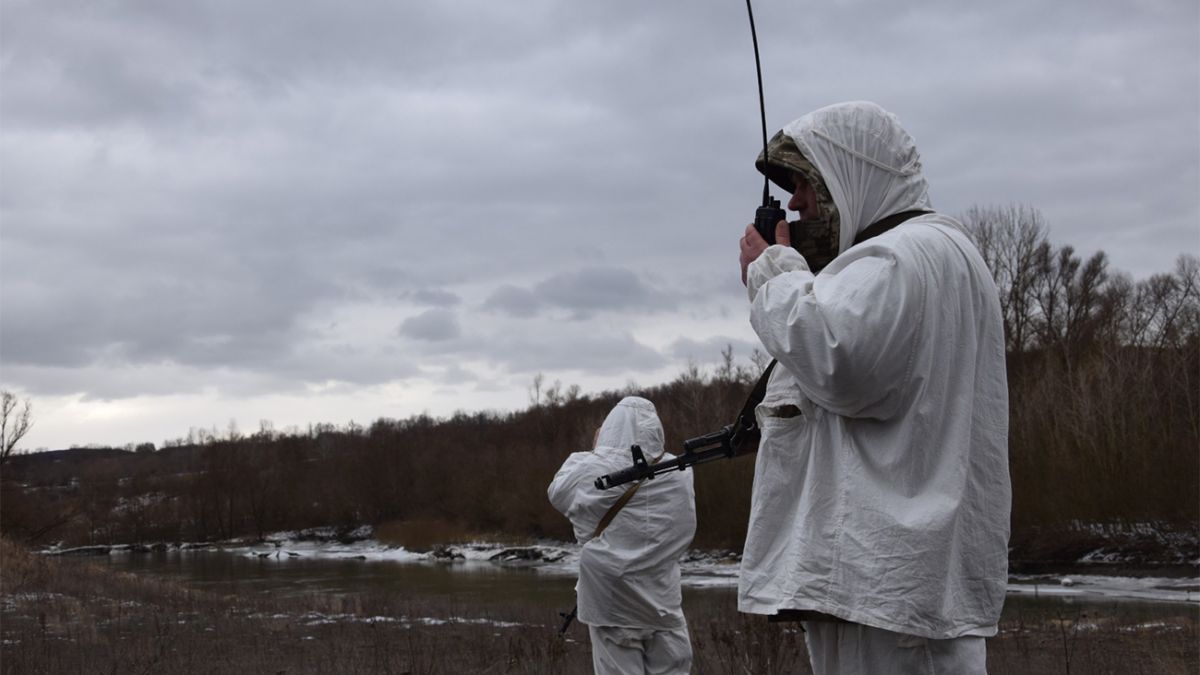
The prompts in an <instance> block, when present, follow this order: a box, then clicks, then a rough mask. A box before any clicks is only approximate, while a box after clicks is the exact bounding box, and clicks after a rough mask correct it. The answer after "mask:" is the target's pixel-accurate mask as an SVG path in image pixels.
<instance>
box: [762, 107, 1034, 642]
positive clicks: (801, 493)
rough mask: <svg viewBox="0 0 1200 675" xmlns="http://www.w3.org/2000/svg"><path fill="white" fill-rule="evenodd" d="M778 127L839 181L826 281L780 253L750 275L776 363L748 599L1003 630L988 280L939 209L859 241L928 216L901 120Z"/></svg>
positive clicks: (928, 630)
mask: <svg viewBox="0 0 1200 675" xmlns="http://www.w3.org/2000/svg"><path fill="white" fill-rule="evenodd" d="M783 133H784V134H785V135H786V136H788V137H789V138H790V139H791V140H792V141H793V142H794V143H795V146H796V148H797V149H798V150H799V151H800V153H802V154H803V155H804V157H805V158H807V159H808V160H809V161H810V162H811V163H812V164H813V166H815V167H816V169H817V170H818V171H819V172H820V174H821V177H822V178H823V179H824V181H825V183H826V185H827V187H828V191H829V194H830V195H831V196H832V199H833V201H834V203H835V204H836V207H837V210H838V215H839V218H840V232H839V233H838V238H839V241H840V248H839V255H838V256H837V257H836V258H835V259H834V260H833V261H832V262H831V263H830V264H828V266H826V267H825V268H824V269H822V270H821V271H820V273H819V274H813V273H812V272H811V271H810V268H809V266H808V264H807V263H806V261H805V259H804V258H803V256H801V255H800V253H798V252H797V251H796V250H795V249H793V248H790V247H785V246H771V247H769V248H767V249H766V251H764V252H763V254H762V255H760V256H759V257H758V258H757V259H756V260H755V261H754V262H753V263H751V264H750V265H749V267H748V269H747V290H748V293H749V297H750V300H751V310H750V321H751V324H752V325H753V327H754V330H755V332H756V333H757V334H758V336H759V338H760V339H761V340H762V343H763V345H764V346H765V348H766V350H767V351H768V352H769V353H770V354H771V356H773V357H775V358H776V359H778V360H779V364H780V366H781V367H777V368H776V369H775V371H774V373H773V374H772V377H771V379H770V381H769V384H768V387H767V393H766V396H765V398H764V400H763V402H762V404H761V405H760V406H759V407H758V409H757V411H756V412H757V418H758V422H759V425H760V426H761V428H762V442H761V445H760V447H759V451H758V456H757V460H756V461H757V465H756V468H755V477H754V488H753V496H752V505H751V515H750V523H749V529H748V533H747V536H746V545H745V550H744V556H743V559H742V567H741V578H740V584H739V589H738V606H739V609H741V610H742V611H744V612H752V613H758V614H775V613H777V612H779V611H781V610H802V611H805V610H806V611H810V612H819V613H822V614H826V615H831V616H833V617H837V618H840V619H843V620H846V621H849V622H854V623H857V624H863V625H865V626H869V627H874V628H879V629H884V630H887V631H895V632H897V633H903V634H906V635H912V636H920V637H923V638H930V639H946V638H956V637H960V636H988V635H994V634H995V632H996V624H997V621H998V620H999V616H1000V610H1001V607H1002V605H1003V602H1004V593H1005V585H1006V581H1007V548H1008V536H1009V508H1010V500H1011V497H1010V495H1011V490H1010V485H1009V474H1008V451H1007V438H1008V392H1007V384H1006V379H1005V378H1006V376H1005V362H1004V339H1003V328H1002V324H1001V318H1000V308H999V302H998V296H997V291H996V286H995V284H994V282H993V280H992V277H991V275H990V274H989V272H988V269H987V267H986V266H985V265H984V262H983V260H982V259H981V258H980V256H979V254H978V252H977V251H976V249H975V247H974V246H973V245H972V243H971V242H970V240H969V239H968V238H967V237H966V236H965V235H964V234H963V232H962V231H961V229H960V227H959V225H958V224H957V223H956V222H955V221H954V220H953V219H951V218H948V217H946V216H942V215H936V214H927V215H922V216H918V217H916V218H914V219H911V220H908V221H906V222H904V223H903V224H901V225H900V226H898V227H896V228H894V229H892V230H889V231H887V232H886V233H884V234H881V235H879V236H876V237H874V238H871V239H868V240H867V241H865V242H863V243H861V244H858V245H853V241H854V238H855V236H856V235H857V234H858V233H860V232H862V231H863V230H864V229H865V228H866V227H867V226H868V225H870V224H872V223H874V222H876V221H879V220H881V219H883V218H885V217H886V216H889V215H892V214H896V213H901V212H905V211H914V210H915V211H929V210H930V202H929V197H928V194H927V187H926V183H925V179H924V177H923V176H922V174H921V164H920V161H919V155H918V153H917V150H916V147H915V145H914V143H913V141H912V139H911V137H910V136H909V135H908V133H907V132H905V131H904V129H903V128H901V126H900V125H899V123H898V122H897V120H896V118H895V117H894V116H893V115H892V114H891V113H888V112H886V111H884V110H883V109H882V108H880V107H879V106H877V105H875V104H872V103H863V102H856V103H844V104H838V105H835V106H830V107H827V108H823V109H820V110H817V111H815V112H813V113H811V114H809V115H806V116H804V117H802V118H800V119H799V120H796V121H795V122H793V123H792V124H790V125H788V126H787V127H786V128H785V129H784V130H783ZM797 409H798V410H799V412H800V414H798V415H797V414H794V411H796V410H797Z"/></svg>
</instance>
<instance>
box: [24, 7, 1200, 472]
mask: <svg viewBox="0 0 1200 675" xmlns="http://www.w3.org/2000/svg"><path fill="white" fill-rule="evenodd" d="M1198 7H1200V5H1198V4H1197V2H1196V1H1195V0H1145V1H1127V2H1123V1H1121V0H1106V1H1105V2H1096V1H1095V0H1065V1H1059V2H1045V1H1044V0H1043V1H1036V2H1035V1H1030V0H1006V1H1005V2H986V3H984V2H961V1H953V2H952V1H950V0H946V1H944V2H920V1H918V2H893V1H889V0H862V1H854V0H842V1H837V0H833V1H830V2H824V3H797V2H791V1H786V2H785V1H784V0H758V1H757V2H756V3H755V7H754V9H755V13H756V19H757V21H758V37H759V43H760V48H761V49H762V62H763V78H764V85H765V87H766V103H767V123H768V126H769V127H770V131H771V132H772V133H773V132H774V131H775V130H776V129H778V128H779V127H781V126H783V125H784V124H785V123H787V122H789V121H791V120H792V119H794V118H796V117H798V116H800V115H801V114H803V113H805V112H807V111H809V110H811V109H814V108H817V107H820V106H823V105H827V104H830V103H834V102H837V101H841V100H854V99H868V100H873V101H875V102H877V103H879V104H881V105H883V106H884V107H885V108H888V109H890V110H891V111H893V112H894V113H896V114H897V115H898V116H899V118H900V120H901V121H902V122H903V123H904V125H905V126H906V127H907V128H908V130H909V131H910V132H911V133H912V135H913V136H914V137H915V138H916V140H917V144H918V147H919V148H920V149H921V152H922V155H923V161H924V166H925V169H926V173H927V176H928V178H929V181H930V184H931V196H932V198H933V202H934V206H935V207H936V208H938V209H939V210H941V211H943V212H946V213H950V214H960V213H962V212H963V211H965V210H966V209H967V208H968V207H970V206H972V205H1005V204H1013V203H1019V204H1025V205H1029V206H1032V207H1034V208H1037V209H1039V210H1040V211H1041V212H1042V214H1043V215H1044V216H1045V219H1046V221H1047V223H1048V224H1049V226H1050V234H1051V239H1052V240H1053V241H1054V242H1055V243H1056V244H1070V245H1072V246H1075V247H1076V249H1077V250H1079V251H1081V252H1083V253H1085V254H1090V253H1092V252H1094V251H1097V250H1104V251H1106V252H1107V253H1108V255H1109V256H1110V259H1111V266H1112V268H1113V269H1115V270H1121V271H1125V272H1128V273H1130V274H1131V275H1132V276H1133V277H1134V278H1135V279H1140V278H1145V277H1147V276H1149V275H1150V274H1153V273H1156V272H1164V271H1168V270H1170V268H1171V267H1172V265H1173V263H1174V260H1175V258H1176V257H1177V256H1178V255H1179V254H1180V253H1181V252H1190V253H1200V9H1198ZM760 143H761V131H760V128H759V114H758V93H757V89H756V84H755V76H754V55H753V51H752V49H751V40H750V32H749V25H748V22H747V19H746V8H745V5H744V4H743V3H741V2H737V1H734V0H727V1H726V0H723V1H721V2H712V1H710V2H703V3H697V2H645V1H644V0H638V1H636V2H635V1H632V0H607V1H605V2H562V1H559V0H529V1H526V2H520V3H498V2H482V1H475V2H471V1H464V2H446V1H442V0H426V1H424V2H420V3H413V2H376V1H371V0H365V1H361V2H352V3H345V2H326V3H320V2H286V3H285V2H275V3H265V2H256V1H254V0H228V1H198V2H161V1H159V0H143V1H132V0H130V1H126V2H121V1H116V0H114V1H107V2H92V1H88V2H85V1H83V0H79V1H77V2H67V1H54V0H30V1H22V0H0V387H3V388H5V389H8V390H12V391H14V392H17V393H18V394H19V395H21V396H22V397H29V398H30V399H31V400H32V401H33V403H34V408H35V418H36V422H35V427H34V430H33V431H32V432H31V433H30V434H29V436H27V438H26V440H25V441H24V443H23V447H25V448H28V449H32V448H36V447H49V448H60V447H68V446H70V445H86V444H91V443H98V444H115V445H124V444H126V443H139V442H145V441H150V442H154V443H156V444H161V443H162V442H163V440H164V439H169V438H177V437H180V436H183V435H185V434H186V433H187V432H188V429H189V428H190V427H203V428H212V427H214V426H215V427H217V428H218V429H219V430H222V431H224V430H225V429H226V428H227V427H228V425H229V423H230V420H235V421H236V423H237V425H238V426H239V427H240V428H241V430H242V431H253V430H255V429H257V428H258V426H259V422H260V420H270V421H271V422H272V423H273V425H274V427H275V428H277V429H284V428H287V427H288V426H291V425H297V426H300V427H306V426H307V424H308V423H310V422H313V423H315V422H331V423H334V424H338V425H344V424H345V423H347V422H348V421H350V420H352V419H353V420H355V421H357V422H359V423H361V424H369V423H370V422H371V421H372V420H374V419H377V418H379V417H392V418H404V417H408V416H410V415H413V414H417V413H421V412H429V413H431V414H434V415H439V416H440V415H448V414H450V413H452V412H453V411H455V410H460V409H461V410H471V411H473V410H481V409H490V410H513V409H520V408H524V407H525V406H527V405H528V404H529V390H530V387H531V385H532V382H533V379H534V377H535V376H536V375H537V374H538V373H542V374H543V375H544V378H545V381H546V383H547V384H550V383H553V382H554V381H555V380H559V381H561V382H562V383H563V386H564V387H565V386H567V385H570V384H578V385H580V387H581V388H582V389H583V391H584V392H599V391H601V390H604V389H616V388H621V387H624V386H625V385H626V384H628V383H630V382H636V383H638V384H642V385H651V384H657V383H661V382H665V381H668V380H670V379H673V378H674V377H675V376H676V375H678V374H679V373H680V372H681V371H682V370H683V368H684V367H685V366H686V364H687V363H688V361H689V359H690V360H692V361H693V362H695V363H696V364H698V365H700V366H701V367H704V368H706V369H711V367H712V364H713V363H714V362H715V361H717V360H718V359H719V358H720V351H721V348H722V347H723V346H724V345H726V344H731V345H733V347H734V353H735V357H736V358H737V359H738V360H739V362H741V363H748V357H749V355H750V353H751V350H752V349H754V347H755V346H756V345H757V341H756V339H755V337H754V334H753V332H752V331H751V329H750V327H749V324H748V321H747V307H746V300H745V295H744V290H743V288H742V286H741V283H740V281H739V270H738V264H737V253H738V251H737V240H738V238H739V237H740V236H741V233H742V230H743V228H744V226H745V223H747V222H749V221H750V220H751V219H752V218H753V213H754V209H755V208H756V207H757V206H758V201H759V199H760V196H761V189H762V182H761V178H760V177H759V175H758V174H757V173H756V172H755V171H754V169H753V160H754V158H755V156H756V155H757V153H758V150H759V144H760ZM731 412H732V411H731Z"/></svg>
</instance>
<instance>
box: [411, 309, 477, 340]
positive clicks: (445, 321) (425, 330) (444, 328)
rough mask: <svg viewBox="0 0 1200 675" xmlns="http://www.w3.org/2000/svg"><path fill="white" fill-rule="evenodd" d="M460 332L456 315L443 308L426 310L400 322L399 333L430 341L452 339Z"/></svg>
mask: <svg viewBox="0 0 1200 675" xmlns="http://www.w3.org/2000/svg"><path fill="white" fill-rule="evenodd" d="M461 332H462V329H461V328H460V327H459V324H458V317H457V316H456V315H455V314H454V312H451V311H448V310H444V309H430V310H427V311H425V312H422V313H420V314H418V315H417V316H414V317H410V318H408V319H405V320H404V322H403V323H401V324H400V334H401V335H404V336H406V337H410V338H413V339H416V340H428V341H431V342H443V341H446V340H453V339H454V338H457V337H458V336H459V334H460V333H461Z"/></svg>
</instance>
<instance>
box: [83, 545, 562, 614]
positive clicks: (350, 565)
mask: <svg viewBox="0 0 1200 675" xmlns="http://www.w3.org/2000/svg"><path fill="white" fill-rule="evenodd" d="M100 561H101V562H102V563H103V562H105V561H106V562H107V564H108V565H109V566H111V567H112V568H113V569H116V570H120V571H124V572H132V573H135V574H139V575H148V576H155V577H162V578H170V579H173V580H175V581H179V582H181V583H183V584H184V585H186V586H188V587H191V588H196V589H201V590H208V591H212V592H215V593H219V594H230V595H250V594H254V593H271V594H277V595H278V594H282V595H289V594H291V595H297V596H303V595H309V594H312V593H318V592H319V593H332V594H347V595H349V594H354V593H400V594H412V595H422V596H432V595H437V596H448V597H453V598H454V599H455V600H457V601H460V602H465V603H470V602H476V601H487V602H489V603H495V602H497V601H499V602H503V601H505V600H508V599H511V600H520V601H521V602H522V603H525V604H530V603H532V604H545V605H546V606H562V605H563V604H564V603H566V604H570V603H571V602H573V597H574V593H575V590H574V589H575V579H574V578H572V577H566V576H562V575H556V574H546V573H543V572H541V571H539V570H538V569H537V568H534V567H528V566H525V567H520V566H513V567H503V566H500V565H496V564H493V563H490V562H470V561H456V562H442V561H404V562H399V561H389V560H382V561H380V560H372V561H364V560H356V559H346V558H340V559H329V558H312V557H287V556H286V554H282V555H281V557H278V558H275V557H268V558H260V557H257V556H247V555H242V554H235V553H231V552H228V551H219V550H213V551H160V552H154V553H137V554H131V553H114V554H112V555H109V556H108V557H107V559H104V558H102V559H100Z"/></svg>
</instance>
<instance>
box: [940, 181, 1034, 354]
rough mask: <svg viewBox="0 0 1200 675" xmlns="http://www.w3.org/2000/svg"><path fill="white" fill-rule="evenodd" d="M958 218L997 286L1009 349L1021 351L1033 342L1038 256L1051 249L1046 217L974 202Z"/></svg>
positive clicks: (1025, 209)
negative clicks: (1047, 236) (1048, 240)
mask: <svg viewBox="0 0 1200 675" xmlns="http://www.w3.org/2000/svg"><path fill="white" fill-rule="evenodd" d="M962 221H963V225H964V226H966V228H967V231H968V232H969V233H970V235H971V238H972V239H974V240H975V245H976V247H978V249H979V252H980V254H981V255H982V256H983V259H984V262H986V263H987V266H988V269H990V270H991V272H992V276H993V277H994V278H995V280H996V286H997V287H998V289H999V291H1000V311H1001V313H1002V315H1003V318H1004V333H1005V336H1006V337H1007V341H1008V351H1009V352H1010V353H1012V352H1022V351H1024V350H1025V349H1027V348H1029V347H1030V346H1031V343H1032V342H1033V335H1032V333H1033V330H1032V324H1033V322H1034V314H1035V313H1036V310H1037V307H1036V301H1037V298H1036V289H1035V283H1036V277H1037V274H1038V271H1039V270H1038V265H1037V262H1038V258H1039V256H1045V255H1048V254H1049V252H1050V249H1049V243H1048V242H1047V238H1046V233H1047V230H1048V227H1047V225H1046V222H1045V220H1044V219H1043V218H1042V214H1041V213H1040V212H1038V211H1037V210H1036V209H1034V208H1032V207H1029V206H1024V205H1017V204H1011V205H1008V206H991V207H980V206H974V207H971V209H970V210H968V211H967V213H965V214H964V215H963V217H962ZM1046 262H1049V261H1046Z"/></svg>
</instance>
